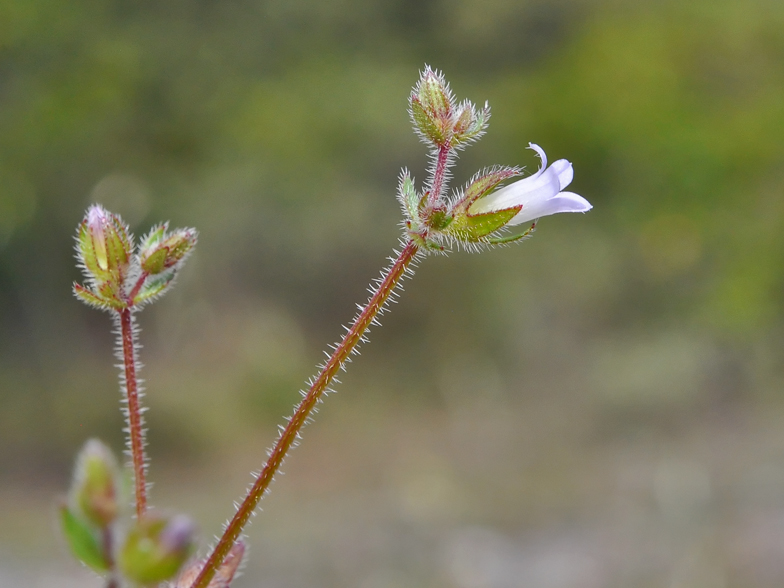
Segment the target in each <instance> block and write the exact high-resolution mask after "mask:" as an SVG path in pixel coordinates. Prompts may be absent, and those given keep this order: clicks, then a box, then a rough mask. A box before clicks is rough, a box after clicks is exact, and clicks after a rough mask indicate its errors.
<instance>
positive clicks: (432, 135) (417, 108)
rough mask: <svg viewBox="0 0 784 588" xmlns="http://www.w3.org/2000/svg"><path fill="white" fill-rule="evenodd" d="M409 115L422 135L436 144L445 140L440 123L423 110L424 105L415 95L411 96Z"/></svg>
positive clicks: (441, 143)
mask: <svg viewBox="0 0 784 588" xmlns="http://www.w3.org/2000/svg"><path fill="white" fill-rule="evenodd" d="M411 116H412V117H413V119H414V124H416V126H417V128H418V129H419V132H420V133H422V135H423V136H424V137H426V138H427V139H429V140H430V141H432V142H433V143H435V144H436V145H443V144H444V143H445V142H446V135H445V134H444V130H443V129H442V128H441V125H439V124H438V122H437V121H436V119H435V118H433V116H432V115H431V114H429V113H428V112H427V111H426V110H425V107H424V106H423V105H422V103H421V102H420V101H419V99H418V98H416V97H412V98H411Z"/></svg>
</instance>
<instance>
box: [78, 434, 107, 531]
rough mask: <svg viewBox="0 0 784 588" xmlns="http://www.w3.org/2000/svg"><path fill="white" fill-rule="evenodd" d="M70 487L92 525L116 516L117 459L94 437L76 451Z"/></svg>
mask: <svg viewBox="0 0 784 588" xmlns="http://www.w3.org/2000/svg"><path fill="white" fill-rule="evenodd" d="M72 491H73V498H74V502H75V503H76V505H77V506H78V507H79V509H80V510H81V511H82V513H83V514H84V516H85V518H87V520H89V521H90V522H91V523H93V524H94V525H97V526H98V527H106V526H108V525H110V524H111V523H112V521H114V519H115V518H116V517H117V510H118V500H117V495H118V483H117V462H116V461H115V459H114V456H113V455H112V452H111V451H110V450H109V448H108V447H106V446H105V445H104V444H103V443H101V442H100V441H98V440H97V439H90V440H89V441H88V442H87V443H86V444H85V446H84V448H83V449H82V451H81V453H79V457H78V459H77V462H76V471H75V475H74V485H73V490H72Z"/></svg>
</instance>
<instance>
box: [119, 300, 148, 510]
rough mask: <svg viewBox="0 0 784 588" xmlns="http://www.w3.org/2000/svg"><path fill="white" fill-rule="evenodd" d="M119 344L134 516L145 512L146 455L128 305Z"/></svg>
mask: <svg viewBox="0 0 784 588" xmlns="http://www.w3.org/2000/svg"><path fill="white" fill-rule="evenodd" d="M118 314H119V321H120V345H121V353H122V360H123V383H124V388H125V401H126V404H127V405H126V407H125V408H126V410H125V418H126V421H127V426H128V439H129V448H130V453H131V463H132V465H133V486H134V496H135V497H136V500H135V503H136V517H137V518H138V519H142V518H143V517H144V515H145V514H146V512H147V457H146V456H145V454H144V447H145V444H146V443H145V440H144V417H143V416H142V408H141V402H140V395H141V390H140V388H139V382H138V380H137V378H136V348H137V343H136V332H135V329H134V320H133V313H132V311H131V309H130V308H124V309H123V310H121V311H119V313H118Z"/></svg>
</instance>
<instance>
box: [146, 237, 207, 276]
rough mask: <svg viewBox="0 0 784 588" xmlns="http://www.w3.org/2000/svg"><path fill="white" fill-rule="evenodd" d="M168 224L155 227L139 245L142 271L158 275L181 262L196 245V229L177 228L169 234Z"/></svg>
mask: <svg viewBox="0 0 784 588" xmlns="http://www.w3.org/2000/svg"><path fill="white" fill-rule="evenodd" d="M167 228H168V226H167V225H166V224H163V225H160V226H159V227H156V228H155V229H153V230H152V231H151V232H150V234H149V235H147V237H145V238H144V239H143V240H142V243H141V245H140V246H139V259H140V262H141V266H142V271H144V272H146V273H148V274H150V275H157V274H160V273H161V272H163V271H165V270H167V269H171V268H173V267H174V266H176V265H177V264H178V263H179V262H181V261H182V260H183V259H185V257H186V256H187V255H188V254H189V253H190V252H191V251H192V250H193V248H194V247H195V245H196V238H197V233H196V231H195V230H194V229H177V230H175V231H173V232H172V233H171V234H167V231H166V230H167Z"/></svg>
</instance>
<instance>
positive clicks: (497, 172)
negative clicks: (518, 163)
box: [455, 167, 520, 215]
mask: <svg viewBox="0 0 784 588" xmlns="http://www.w3.org/2000/svg"><path fill="white" fill-rule="evenodd" d="M519 175H520V171H519V170H517V169H515V168H513V167H499V168H497V169H492V170H490V171H488V172H485V173H483V174H480V175H477V176H476V177H474V178H473V179H472V180H471V182H470V183H469V184H468V187H467V188H466V190H465V193H464V194H463V197H462V198H461V199H460V202H458V203H457V204H456V205H455V214H456V215H457V214H458V213H465V214H469V215H470V213H469V212H468V211H469V209H470V208H471V205H472V204H473V203H474V202H476V201H477V200H479V199H480V198H484V197H485V196H487V195H488V194H489V193H490V192H491V191H492V190H493V189H494V188H495V187H496V186H498V184H500V183H501V182H503V181H505V180H508V179H509V178H513V177H515V176H519Z"/></svg>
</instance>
